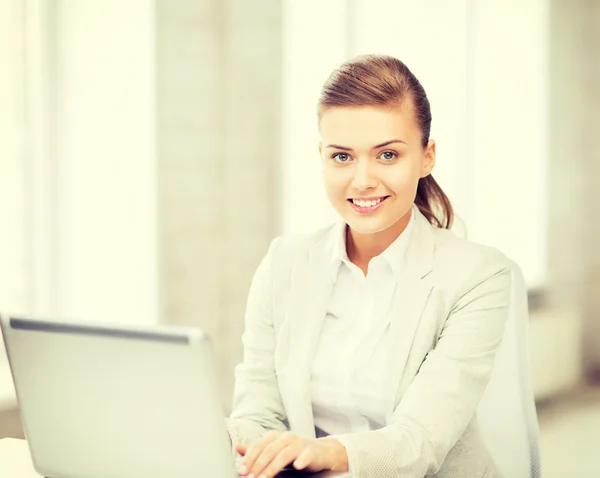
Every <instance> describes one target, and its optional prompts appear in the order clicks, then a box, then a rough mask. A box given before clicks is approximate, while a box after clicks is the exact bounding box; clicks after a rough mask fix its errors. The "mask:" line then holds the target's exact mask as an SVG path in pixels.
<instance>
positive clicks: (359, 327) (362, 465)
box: [228, 55, 511, 478]
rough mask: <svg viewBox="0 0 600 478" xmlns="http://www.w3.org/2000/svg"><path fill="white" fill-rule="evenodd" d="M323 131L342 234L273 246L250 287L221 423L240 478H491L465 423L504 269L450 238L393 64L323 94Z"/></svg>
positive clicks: (423, 121) (425, 139)
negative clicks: (228, 409)
mask: <svg viewBox="0 0 600 478" xmlns="http://www.w3.org/2000/svg"><path fill="white" fill-rule="evenodd" d="M318 120H319V131H320V134H321V141H320V142H319V146H318V147H319V151H320V154H321V160H322V174H323V179H324V184H325V190H326V194H327V197H328V198H329V201H330V202H331V204H332V206H333V207H334V209H335V210H336V212H337V213H338V215H339V216H340V219H341V220H340V221H339V223H338V224H335V225H333V226H330V227H327V228H325V229H323V230H320V231H317V232H315V233H312V234H304V235H301V236H295V235H289V236H283V237H281V238H278V239H276V240H275V241H273V243H272V245H271V247H270V249H269V251H268V253H267V255H266V257H265V258H264V260H263V262H262V263H261V265H260V266H259V268H258V270H257V271H256V274H255V276H254V279H253V283H252V286H251V289H250V293H249V299H248V304H247V312H246V329H245V332H244V336H243V343H244V361H243V363H242V364H240V365H239V366H238V368H237V371H236V385H235V397H234V409H233V412H232V414H231V417H230V418H229V419H228V428H229V433H230V436H231V439H232V442H233V444H234V447H235V449H236V450H237V452H238V453H240V454H242V455H244V458H243V465H242V469H241V473H242V474H243V475H248V476H250V475H252V476H264V477H272V476H275V475H276V474H277V473H278V472H279V471H280V470H281V469H283V468H284V467H285V466H287V465H290V464H292V465H293V466H294V467H295V468H298V469H307V470H309V471H319V470H335V471H347V470H349V471H350V472H351V473H352V474H353V475H354V476H356V477H365V478H370V477H373V478H375V477H381V476H410V477H423V476H425V475H433V474H437V475H436V476H469V477H483V476H485V477H493V476H499V475H500V474H499V472H498V469H497V466H496V464H495V463H494V460H493V458H492V457H491V456H490V454H489V452H488V450H487V448H486V445H485V443H484V442H483V439H482V438H481V435H480V433H479V430H478V423H477V418H476V415H475V409H476V407H477V403H478V402H479V399H480V398H481V396H482V395H483V392H484V390H485V388H486V385H487V382H488V380H489V378H490V374H491V369H492V364H493V361H494V356H495V354H496V350H497V347H498V345H499V343H500V341H501V339H502V335H503V331H504V325H505V322H506V319H507V315H508V306H509V292H510V286H511V266H510V263H509V261H508V260H507V259H506V257H505V256H504V255H503V254H502V253H500V252H499V251H497V250H495V249H492V248H490V247H486V246H483V245H480V244H475V243H473V242H469V241H467V240H465V239H462V238H459V237H457V236H455V235H454V234H453V233H452V232H451V231H450V230H449V229H448V228H449V227H450V225H451V224H452V219H453V211H452V206H451V205H450V202H449V201H448V199H447V198H446V196H445V194H444V193H443V191H442V190H441V188H440V187H439V186H438V185H437V183H436V182H435V180H434V179H433V177H432V176H431V171H432V170H433V168H434V166H435V159H436V145H435V142H434V141H433V140H432V139H430V138H429V131H430V125H431V112H430V107H429V101H428V99H427V96H426V94H425V91H424V90H423V88H422V86H421V84H420V83H419V81H418V80H417V79H416V78H415V77H414V75H413V74H412V73H411V72H410V70H409V69H408V68H407V67H406V65H404V64H403V63H402V62H401V61H400V60H398V59H396V58H393V57H389V56H374V55H368V56H362V57H358V58H355V59H353V60H351V61H348V62H346V63H344V64H343V65H341V66H340V68H338V69H337V70H335V71H334V72H333V73H332V74H331V76H330V77H329V79H328V80H327V81H326V82H325V85H324V87H323V90H322V93H321V97H320V99H319V104H318Z"/></svg>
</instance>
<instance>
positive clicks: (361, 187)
mask: <svg viewBox="0 0 600 478" xmlns="http://www.w3.org/2000/svg"><path fill="white" fill-rule="evenodd" d="M355 165H356V166H355V170H354V177H353V178H352V187H353V188H354V189H356V190H357V191H367V190H369V189H373V188H375V187H377V179H376V177H375V174H374V171H373V165H372V164H371V162H370V161H356V163H355Z"/></svg>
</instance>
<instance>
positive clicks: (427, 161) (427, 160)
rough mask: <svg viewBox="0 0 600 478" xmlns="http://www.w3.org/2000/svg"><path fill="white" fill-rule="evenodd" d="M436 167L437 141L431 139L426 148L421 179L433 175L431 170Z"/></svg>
mask: <svg viewBox="0 0 600 478" xmlns="http://www.w3.org/2000/svg"><path fill="white" fill-rule="evenodd" d="M434 166H435V141H434V140H432V139H430V140H429V143H428V144H427V148H425V156H424V158H423V164H422V165H421V177H422V178H424V177H426V176H429V175H430V174H431V170H432V169H433V167H434Z"/></svg>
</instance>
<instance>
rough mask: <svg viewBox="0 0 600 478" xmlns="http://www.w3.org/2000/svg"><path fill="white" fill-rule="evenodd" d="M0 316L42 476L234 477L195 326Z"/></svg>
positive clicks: (207, 356) (208, 356)
mask: <svg viewBox="0 0 600 478" xmlns="http://www.w3.org/2000/svg"><path fill="white" fill-rule="evenodd" d="M0 322H1V325H2V333H3V336H4V341H5V344H6V350H7V353H8V357H9V362H10V367H11V370H12V374H13V379H14V382H15V388H16V391H17V397H18V401H19V406H20V412H21V418H22V421H23V427H24V431H25V435H26V438H27V441H28V443H29V447H30V450H31V454H32V458H33V461H34V466H35V468H36V470H37V471H38V473H40V474H41V475H42V476H45V477H49V478H107V477H111V478H165V477H168V476H173V477H178V478H188V477H189V478H199V477H219V478H220V477H234V476H237V473H236V471H235V468H236V467H235V466H234V459H233V456H232V451H231V447H230V442H229V438H228V436H227V431H226V429H225V423H224V418H223V417H224V415H223V411H222V408H221V405H220V402H219V397H218V393H217V379H216V375H215V367H214V364H213V354H212V351H211V346H210V341H209V339H208V337H207V335H206V334H205V333H203V332H202V331H200V330H197V329H191V328H184V327H174V326H151V327H141V326H123V325H113V324H111V325H106V324H89V323H82V322H74V321H70V320H48V319H38V318H28V317H22V316H15V315H0ZM292 474H294V476H298V475H297V474H295V473H293V472H292Z"/></svg>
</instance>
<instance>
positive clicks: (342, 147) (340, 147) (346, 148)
mask: <svg viewBox="0 0 600 478" xmlns="http://www.w3.org/2000/svg"><path fill="white" fill-rule="evenodd" d="M392 143H402V144H406V143H405V142H404V141H401V140H399V139H392V140H390V141H386V142H385V143H381V144H377V145H375V146H373V148H372V149H377V148H383V147H384V146H387V145H388V144H392ZM325 147H326V148H336V149H342V150H344V151H352V148H348V147H347V146H340V145H338V144H328V145H327V146H325Z"/></svg>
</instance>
